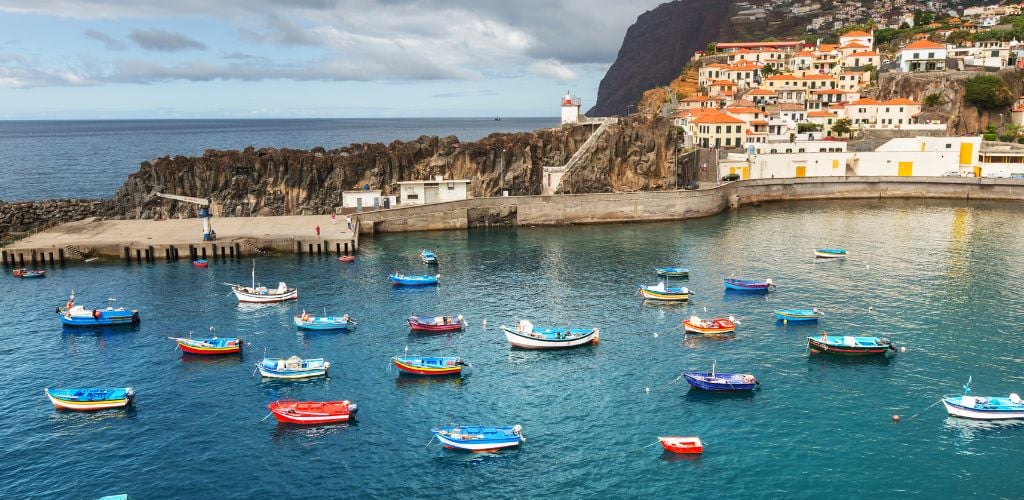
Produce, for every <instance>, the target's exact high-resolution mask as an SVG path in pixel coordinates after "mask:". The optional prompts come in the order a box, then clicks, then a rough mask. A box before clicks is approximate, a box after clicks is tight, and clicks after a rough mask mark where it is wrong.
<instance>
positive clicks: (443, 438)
mask: <svg viewBox="0 0 1024 500" xmlns="http://www.w3.org/2000/svg"><path fill="white" fill-rule="evenodd" d="M430 432H433V433H434V437H435V438H437V440H438V441H440V442H441V444H442V445H444V447H445V448H448V449H450V450H467V451H478V452H481V451H495V450H500V449H502V448H514V447H516V446H519V445H520V444H522V443H523V442H525V441H526V438H525V437H523V426H521V425H519V424H516V425H510V426H503V427H488V426H480V425H446V426H444V427H438V428H435V429H430Z"/></svg>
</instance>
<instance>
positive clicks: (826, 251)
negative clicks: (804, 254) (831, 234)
mask: <svg viewBox="0 0 1024 500" xmlns="http://www.w3.org/2000/svg"><path fill="white" fill-rule="evenodd" d="M814 256H815V257H817V258H819V259H845V258H846V250H844V249H842V248H815V249H814Z"/></svg>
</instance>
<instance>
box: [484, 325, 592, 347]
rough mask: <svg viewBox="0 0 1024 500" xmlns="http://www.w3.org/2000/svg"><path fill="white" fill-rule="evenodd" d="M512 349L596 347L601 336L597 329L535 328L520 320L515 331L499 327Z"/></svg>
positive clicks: (503, 326) (502, 326)
mask: <svg viewBox="0 0 1024 500" xmlns="http://www.w3.org/2000/svg"><path fill="white" fill-rule="evenodd" d="M501 329H502V330H503V331H504V332H505V338H506V339H508V342H509V343H510V344H512V347H519V348H521V349H565V348H569V347H579V346H582V345H587V344H594V345H597V343H598V341H599V340H600V337H601V334H600V331H599V330H598V329H597V328H536V327H534V326H533V323H530V322H529V321H527V320H525V319H524V320H521V321H519V323H517V324H516V327H515V329H512V328H509V327H507V326H505V325H501Z"/></svg>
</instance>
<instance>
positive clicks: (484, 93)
mask: <svg viewBox="0 0 1024 500" xmlns="http://www.w3.org/2000/svg"><path fill="white" fill-rule="evenodd" d="M489 95H498V93H497V92H495V91H493V90H485V89H478V90H464V91H461V92H443V93H440V94H434V95H432V96H430V97H433V98H436V99H450V98H453V97H480V96H489Z"/></svg>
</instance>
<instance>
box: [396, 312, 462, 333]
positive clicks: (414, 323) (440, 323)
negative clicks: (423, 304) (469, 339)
mask: <svg viewBox="0 0 1024 500" xmlns="http://www.w3.org/2000/svg"><path fill="white" fill-rule="evenodd" d="M465 327H466V320H465V319H464V318H463V317H462V315H461V314H460V315H458V316H456V317H454V318H453V317H451V316H415V315H413V316H409V329H411V330H412V331H415V332H457V331H459V330H462V329H463V328H465Z"/></svg>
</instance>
